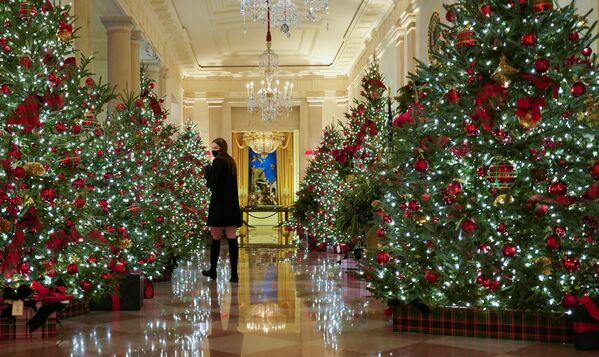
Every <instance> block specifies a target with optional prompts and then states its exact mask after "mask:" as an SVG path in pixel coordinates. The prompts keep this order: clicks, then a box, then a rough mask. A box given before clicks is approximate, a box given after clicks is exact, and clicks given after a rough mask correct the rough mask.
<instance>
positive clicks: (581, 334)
mask: <svg viewBox="0 0 599 357" xmlns="http://www.w3.org/2000/svg"><path fill="white" fill-rule="evenodd" d="M580 302H581V305H582V306H579V307H578V308H576V310H575V311H574V318H573V320H572V330H574V348H576V349H577V350H583V351H584V350H597V349H599V297H598V298H595V299H591V298H590V297H588V296H583V297H582V298H580Z"/></svg>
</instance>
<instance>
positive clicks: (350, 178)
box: [345, 174, 356, 183]
mask: <svg viewBox="0 0 599 357" xmlns="http://www.w3.org/2000/svg"><path fill="white" fill-rule="evenodd" d="M355 178H356V176H355V175H354V174H347V175H345V182H348V183H349V182H352V181H353V180H354V179H355Z"/></svg>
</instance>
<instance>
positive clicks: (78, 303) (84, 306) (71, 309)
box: [58, 300, 90, 320]
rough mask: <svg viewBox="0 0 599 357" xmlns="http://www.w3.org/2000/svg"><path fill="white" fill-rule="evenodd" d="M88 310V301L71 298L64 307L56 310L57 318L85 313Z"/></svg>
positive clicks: (87, 312)
mask: <svg viewBox="0 0 599 357" xmlns="http://www.w3.org/2000/svg"><path fill="white" fill-rule="evenodd" d="M89 312H90V309H89V302H88V301H87V300H72V301H70V302H69V303H68V304H67V305H65V307H64V309H62V310H61V311H59V312H58V319H59V320H62V319H68V318H71V317H76V316H81V315H87V314H89Z"/></svg>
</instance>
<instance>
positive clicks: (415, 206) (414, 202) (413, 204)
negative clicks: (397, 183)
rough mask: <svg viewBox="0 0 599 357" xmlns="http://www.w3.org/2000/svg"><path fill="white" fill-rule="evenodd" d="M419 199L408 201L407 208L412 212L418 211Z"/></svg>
mask: <svg viewBox="0 0 599 357" xmlns="http://www.w3.org/2000/svg"><path fill="white" fill-rule="evenodd" d="M420 207H421V206H420V201H418V200H411V201H410V202H409V203H408V209H409V210H410V211H412V212H415V211H418V210H419V209H420Z"/></svg>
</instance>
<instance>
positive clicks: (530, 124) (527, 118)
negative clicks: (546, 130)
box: [518, 111, 541, 129]
mask: <svg viewBox="0 0 599 357" xmlns="http://www.w3.org/2000/svg"><path fill="white" fill-rule="evenodd" d="M518 121H519V122H520V125H522V126H523V127H525V128H526V129H531V128H536V127H537V126H538V125H539V123H540V122H541V121H540V120H534V119H533V117H532V112H531V111H528V112H527V113H526V114H524V116H522V117H521V118H518Z"/></svg>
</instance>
